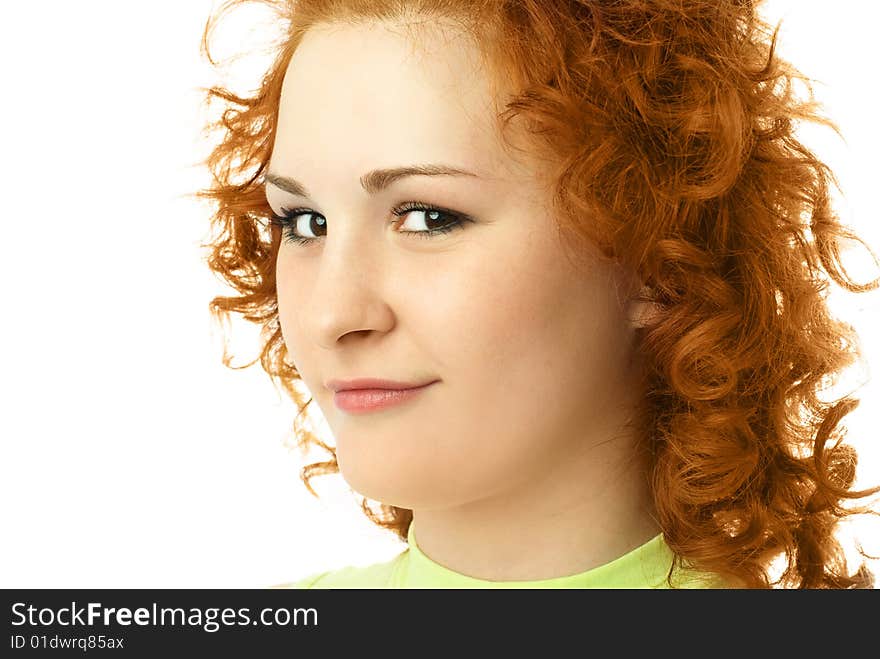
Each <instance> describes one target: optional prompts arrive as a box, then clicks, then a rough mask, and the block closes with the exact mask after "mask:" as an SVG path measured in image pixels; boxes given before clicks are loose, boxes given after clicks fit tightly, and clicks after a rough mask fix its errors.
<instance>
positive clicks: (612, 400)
mask: <svg viewBox="0 0 880 659" xmlns="http://www.w3.org/2000/svg"><path fill="white" fill-rule="evenodd" d="M421 34H423V35H424V36H423V37H421V38H419V39H417V40H416V41H414V40H413V39H412V37H408V36H407V35H406V34H404V33H403V31H401V30H396V31H393V30H391V29H386V28H384V27H381V26H378V25H370V26H358V27H355V26H333V27H328V26H322V27H320V28H317V29H313V30H311V31H310V32H309V33H308V34H307V36H306V37H305V39H304V40H303V42H302V44H301V46H300V47H299V49H298V50H297V52H296V54H295V56H294V57H293V60H292V61H291V63H290V67H289V69H288V71H287V74H286V78H285V80H284V86H283V90H282V96H281V104H280V109H279V110H280V114H279V125H278V132H277V137H276V141H275V145H274V150H273V156H272V161H271V167H270V174H272V175H274V176H277V177H285V178H289V179H295V180H296V181H299V182H300V183H301V184H302V186H303V187H304V191H301V192H304V194H302V195H295V194H291V193H290V192H287V191H284V190H283V189H282V187H290V186H289V185H284V184H282V186H281V187H279V186H277V185H273V184H267V188H266V194H267V197H268V200H269V202H270V204H271V206H272V208H273V210H274V212H275V213H276V214H281V213H282V208H286V209H308V210H309V213H306V214H302V215H299V216H298V218H297V219H296V221H295V222H294V226H291V227H288V228H286V229H285V230H284V237H283V238H282V243H281V246H280V248H279V252H278V257H277V292H278V310H279V316H280V323H281V329H282V333H283V337H284V341H285V343H286V346H287V349H288V352H289V358H290V359H291V360H292V361H293V363H294V364H295V365H296V366H297V368H298V369H299V372H300V373H301V375H302V377H303V380H304V382H305V384H306V386H307V387H308V389H309V390H310V392H311V393H312V395H313V396H314V398H315V399H316V402H317V403H318V405H319V406H320V408H321V410H322V412H323V414H324V416H325V418H326V420H327V423H328V424H329V427H330V429H331V430H332V432H333V437H334V439H335V441H336V446H337V458H338V461H339V467H340V470H341V472H342V475H343V477H344V478H345V479H346V481H347V482H348V483H349V485H350V486H351V487H352V488H353V489H355V490H356V491H358V492H360V493H361V494H363V495H365V496H367V497H370V498H372V499H374V500H377V501H381V502H384V503H388V504H392V505H397V506H401V507H405V508H423V509H428V508H446V507H451V506H456V505H461V504H465V503H468V502H473V501H476V500H478V499H481V498H485V497H489V496H492V495H497V494H503V493H505V492H508V491H512V490H513V489H514V488H522V487H527V486H528V484H529V483H536V482H538V481H539V480H540V479H541V478H548V477H550V476H551V475H553V474H557V473H561V470H562V469H564V468H565V466H566V464H567V463H569V462H570V461H572V460H575V459H577V458H578V457H583V456H585V455H588V454H590V452H591V451H597V450H598V449H597V446H596V445H597V444H598V443H600V442H603V441H605V440H608V439H609V437H611V436H613V435H614V433H615V432H616V431H617V430H618V425H617V424H619V422H620V419H621V409H625V406H624V401H631V399H632V396H633V395H634V393H635V392H634V391H633V387H634V384H633V382H634V379H633V373H632V365H631V360H630V357H631V350H632V330H631V327H630V325H629V324H628V323H627V320H626V316H625V310H624V309H623V308H622V307H621V304H620V302H619V296H620V297H622V296H623V291H622V289H621V291H620V292H619V291H618V288H619V286H620V285H621V283H622V280H621V278H620V273H618V272H617V269H616V268H613V267H611V266H609V265H608V264H606V263H604V262H602V261H600V260H599V259H598V258H595V257H594V256H591V257H590V258H589V259H587V261H586V265H583V264H582V265H581V266H580V267H576V266H575V265H574V264H573V262H571V261H570V260H569V259H567V258H566V255H565V253H564V251H563V246H562V243H561V241H560V237H559V235H558V234H557V231H556V228H555V224H554V220H553V217H552V215H551V214H550V213H549V211H548V208H547V207H548V203H549V196H548V192H547V189H546V188H545V187H542V186H541V185H540V184H539V183H538V179H537V178H536V172H535V170H533V169H530V167H529V166H527V165H526V164H523V163H520V162H516V161H514V160H513V159H512V158H511V157H510V156H509V155H508V154H507V153H506V152H505V151H504V150H503V148H502V146H501V143H500V141H499V137H498V134H497V132H496V124H495V118H494V116H493V112H494V110H493V107H494V105H493V101H494V99H493V97H492V96H491V93H490V91H489V83H488V80H487V78H486V76H485V74H484V72H483V71H482V70H481V69H480V67H479V64H478V57H477V51H476V50H475V47H474V46H472V45H471V44H470V42H469V41H467V40H466V39H465V38H463V37H457V36H454V33H453V32H444V31H441V30H440V29H439V28H438V29H432V30H428V29H423V30H422V32H421ZM411 165H444V166H448V167H454V168H458V169H461V170H466V171H468V172H472V173H473V174H474V175H473V176H468V175H438V176H424V175H421V176H407V177H404V178H399V179H396V180H394V181H387V180H386V181H385V182H386V183H387V186H377V187H379V188H380V189H377V190H372V191H371V192H367V191H366V190H365V189H364V188H363V187H362V185H361V180H362V177H363V176H364V174H365V173H367V172H369V171H371V170H376V169H382V168H396V167H404V166H411ZM377 181H378V182H380V183H381V177H379V179H377V180H373V181H372V182H373V183H374V184H375V183H376V182H377ZM412 201H414V202H421V203H423V204H425V205H427V206H430V207H439V208H440V209H443V210H444V211H452V212H454V213H457V214H460V215H465V216H467V217H468V218H470V219H469V220H465V221H463V222H462V224H461V225H460V226H457V227H455V228H453V229H452V230H451V231H449V232H446V233H436V234H435V235H428V234H426V233H425V232H426V231H428V230H431V229H434V228H437V227H445V226H447V225H450V224H451V223H452V222H453V218H451V216H449V215H446V214H444V215H439V216H437V215H433V214H432V213H430V212H426V211H423V210H410V211H406V212H404V213H403V214H402V215H401V216H400V217H397V216H395V215H394V214H393V212H392V211H393V209H395V208H396V207H397V206H398V205H400V204H402V203H404V202H412ZM292 231H295V232H296V234H297V235H298V236H302V237H306V238H309V237H312V238H314V240H313V241H312V242H311V243H308V244H295V243H293V242H291V241H290V240H289V238H290V232H292ZM406 232H411V233H406ZM362 377H372V378H384V379H391V380H398V381H404V382H411V383H424V382H429V381H435V383H434V384H432V385H431V386H429V387H427V388H425V389H423V390H422V391H421V392H419V393H418V395H416V396H415V397H413V398H411V399H409V400H407V401H406V402H404V403H401V404H398V405H396V406H392V407H387V408H384V409H381V410H374V411H369V412H352V411H346V410H344V409H341V408H340V407H337V405H336V404H334V392H333V391H332V390H331V389H329V388H328V387H327V385H326V383H327V381H328V380H331V379H352V378H362Z"/></svg>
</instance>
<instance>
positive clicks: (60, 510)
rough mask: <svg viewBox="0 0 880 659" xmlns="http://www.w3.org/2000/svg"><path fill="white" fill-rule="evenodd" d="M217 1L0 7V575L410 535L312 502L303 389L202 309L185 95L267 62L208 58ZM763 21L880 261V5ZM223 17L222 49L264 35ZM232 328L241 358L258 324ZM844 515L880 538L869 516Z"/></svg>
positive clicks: (155, 571) (167, 572) (872, 457)
mask: <svg viewBox="0 0 880 659" xmlns="http://www.w3.org/2000/svg"><path fill="white" fill-rule="evenodd" d="M215 5H216V3H212V2H210V1H208V0H187V2H180V1H178V0H161V1H159V0H156V1H154V2H150V3H129V2H110V1H103V2H101V1H97V0H81V1H79V2H65V1H61V0H55V1H54V2H39V3H36V2H34V3H24V2H16V3H11V2H6V3H2V5H0V62H2V72H3V75H2V87H0V94H2V103H0V127H2V131H3V139H2V154H3V155H2V158H0V173H2V177H0V181H2V186H3V187H2V192H3V203H2V209H3V222H2V225H0V226H2V246H3V247H2V254H3V259H2V265H0V268H2V272H3V279H4V297H3V322H2V324H0V327H2V330H0V332H2V335H0V349H2V351H3V360H2V369H3V371H2V380H0V386H2V392H0V393H2V410H3V411H2V414H0V442H2V444H0V445H2V455H0V528H2V531H0V534H2V542H0V587H6V588H11V587H16V588H19V587H20V588H26V587H34V588H46V587H72V588H75V587H95V588H97V587H109V588H122V587H262V586H267V585H271V584H275V583H279V582H282V581H288V580H291V579H294V578H297V577H299V576H303V575H305V574H309V573H311V572H314V571H317V570H322V569H329V568H333V567H339V566H342V565H346V564H368V563H371V562H375V561H379V560H386V559H388V558H390V557H391V556H393V555H394V554H396V553H397V552H398V551H400V550H401V549H402V548H403V544H402V543H401V542H399V541H397V540H396V539H395V538H394V537H393V536H392V535H391V534H390V533H388V532H385V531H381V530H380V529H378V528H377V527H375V526H373V525H372V524H371V523H370V522H369V521H368V520H366V518H365V517H364V516H363V515H362V513H361V512H360V510H359V509H358V507H357V505H356V498H355V496H354V495H353V494H350V493H349V492H348V490H347V488H346V486H345V485H344V483H342V482H341V478H340V477H339V476H335V477H329V478H323V479H322V478H318V479H316V480H314V481H313V483H315V484H316V485H317V487H318V489H319V491H320V492H321V493H322V499H321V500H320V501H319V500H316V499H314V498H313V497H311V496H310V495H309V494H308V493H307V492H306V490H305V488H304V486H303V485H302V484H301V482H300V480H299V477H298V470H299V467H300V465H301V458H300V457H299V455H298V454H297V453H294V452H290V451H289V450H288V449H286V448H285V445H284V442H285V439H286V438H288V437H289V431H290V428H291V426H292V422H293V418H294V415H295V408H294V407H293V404H292V403H291V402H290V401H288V400H287V399H286V397H283V396H282V395H281V394H279V393H278V392H277V391H276V390H275V389H274V387H273V386H272V384H271V381H270V380H269V378H268V376H266V375H265V374H264V373H263V371H262V370H261V369H260V367H259V365H258V364H257V365H254V366H252V367H250V368H249V369H245V370H241V371H233V370H230V369H227V368H226V367H224V366H223V365H222V364H221V362H220V358H221V340H220V333H219V328H217V327H216V326H214V325H213V324H212V321H211V319H210V316H209V313H208V310H207V304H208V301H209V300H210V299H211V298H212V297H213V296H214V295H217V294H222V293H225V292H227V291H226V290H225V289H224V287H223V284H222V283H221V282H220V281H219V280H218V279H216V278H215V277H214V276H213V275H212V274H210V273H209V271H208V269H207V266H206V265H205V264H204V262H203V258H204V256H205V254H206V252H205V250H203V249H202V248H201V247H200V243H201V242H203V241H204V240H205V239H206V238H207V236H208V216H209V212H210V211H209V208H208V207H206V206H204V205H202V204H201V203H200V202H196V201H194V200H192V199H191V198H187V197H186V196H185V195H187V194H188V193H191V192H193V191H195V190H196V189H198V188H200V187H203V186H204V185H206V184H207V182H208V178H207V173H206V172H205V171H204V170H202V169H200V168H199V167H198V166H197V163H198V162H199V160H200V158H203V157H204V155H206V153H207V148H208V146H209V145H208V144H207V143H206V142H205V141H203V140H202V139H201V138H200V137H199V131H200V129H201V124H202V122H203V120H204V118H205V116H206V115H205V112H204V110H202V109H201V107H200V103H201V100H202V94H201V92H199V91H198V89H197V87H200V86H210V85H211V84H216V83H218V82H223V83H229V84H233V85H235V86H236V89H237V90H238V91H240V92H243V93H247V92H249V91H251V90H252V89H254V88H255V87H256V85H257V84H258V83H257V78H256V75H257V72H258V70H259V69H260V67H261V66H263V65H265V63H266V61H267V60H265V59H262V60H261V59H260V58H259V56H257V57H256V58H253V59H251V60H241V61H239V62H234V63H232V64H231V65H230V68H229V69H228V70H227V72H226V73H215V72H214V71H213V70H211V69H210V68H209V67H208V65H207V63H206V62H205V61H204V60H203V59H202V57H201V55H200V53H199V42H200V38H201V34H202V29H203V26H204V22H205V20H206V18H207V17H208V15H209V13H210V12H211V10H212V7H214V6H215ZM764 13H765V16H767V17H769V18H771V19H773V22H774V23H775V19H777V18H779V17H782V16H785V17H786V20H785V22H784V24H783V26H782V37H781V47H780V52H781V53H782V54H783V55H784V56H786V57H788V58H789V59H792V60H793V61H794V62H795V63H796V64H797V65H798V66H799V68H800V69H801V70H802V71H804V72H805V73H807V75H810V76H811V77H813V78H814V79H817V80H818V81H820V83H824V84H820V83H817V85H816V86H815V88H814V90H815V92H816V95H817V97H818V98H819V99H820V100H822V101H824V102H825V107H826V109H827V111H828V113H829V114H830V115H831V116H832V117H833V118H834V119H835V120H837V122H838V123H839V125H840V126H841V128H842V130H843V132H844V135H845V137H846V138H847V143H842V142H840V141H839V140H837V139H836V138H835V137H834V134H833V133H832V132H831V131H830V130H828V129H811V130H809V131H807V130H806V128H805V129H804V132H803V133H802V137H803V139H804V140H805V141H807V142H808V144H809V145H810V146H811V147H812V148H814V149H815V150H816V151H817V152H818V153H819V154H820V156H822V157H824V159H825V160H826V161H827V162H828V163H829V164H830V165H831V167H832V169H834V171H836V172H837V174H838V176H839V179H840V181H841V186H842V188H843V190H844V193H845V195H846V198H845V199H839V200H838V210H839V212H840V214H841V217H842V218H843V219H844V221H845V222H847V223H849V224H851V225H853V226H854V227H855V228H856V229H857V230H858V231H860V233H861V235H862V236H863V237H864V238H865V239H866V240H867V241H868V243H869V244H871V245H872V247H873V248H874V250H875V252H877V253H878V255H880V226H878V213H877V205H876V192H877V179H878V176H877V174H878V166H877V164H876V162H877V161H876V154H877V152H878V149H880V140H878V137H877V132H876V129H875V117H876V107H877V105H876V103H877V100H878V98H877V92H876V88H875V85H874V84H872V83H871V81H870V79H871V78H872V77H873V75H874V71H875V68H876V66H875V65H872V64H871V63H870V62H869V61H867V60H866V59H865V57H866V55H865V53H867V54H868V55H870V56H871V57H873V56H874V54H875V50H876V43H875V31H876V25H877V22H878V19H880V10H878V9H877V5H876V4H875V3H871V2H864V1H863V0H847V1H844V0H838V2H836V3H834V7H833V10H832V9H831V6H830V5H829V4H828V3H827V2H826V1H821V2H820V1H809V2H807V1H804V0H787V1H784V2H783V1H779V0H777V1H775V2H772V3H769V4H768V5H767V6H766V8H765V10H764ZM233 16H238V18H232V19H230V20H229V21H228V22H227V23H225V24H224V27H223V29H222V30H221V33H220V34H218V36H222V38H221V40H219V41H218V52H217V55H218V56H220V57H225V56H227V55H231V54H233V52H235V50H236V49H238V48H239V47H245V48H253V47H259V46H260V38H261V36H260V35H261V34H265V33H266V31H265V30H264V31H263V32H262V33H261V32H260V30H259V29H257V31H256V32H254V33H250V34H248V33H247V30H248V29H249V28H250V27H251V26H252V25H253V22H252V19H251V18H249V15H248V14H247V13H237V14H233ZM255 20H257V21H261V20H263V19H262V18H259V17H255ZM254 35H256V36H254ZM224 43H226V44H232V46H233V47H230V48H223V47H221V46H222V45H223V44H224ZM861 262H863V263H867V264H868V265H870V261H869V260H867V259H861ZM860 272H861V274H860ZM853 274H854V275H855V276H856V277H857V278H858V279H860V280H862V281H866V280H867V279H868V278H869V277H870V276H872V275H873V276H876V275H877V272H876V271H874V270H870V269H865V270H863V271H854V272H853ZM849 298H851V299H852V302H851V303H849V304H844V303H838V302H835V300H837V299H838V297H833V298H832V302H834V304H835V305H836V306H835V307H834V308H835V309H836V310H838V311H839V313H841V314H845V316H846V318H847V320H849V321H850V322H852V323H853V324H854V325H855V326H856V327H857V329H858V330H859V331H860V332H861V334H862V340H863V346H862V347H863V351H864V353H865V357H866V360H867V364H868V365H869V367H870V368H869V369H868V370H867V371H864V370H863V371H860V372H859V378H861V381H866V380H868V378H869V377H870V374H871V371H873V372H875V373H876V372H877V370H878V368H880V346H878V341H877V336H878V335H880V332H878V331H877V330H878V328H880V296H878V294H877V293H870V294H863V295H860V296H856V295H850V296H849ZM233 327H234V335H233V342H232V344H231V348H232V351H233V353H234V354H236V355H237V359H236V361H235V363H238V364H240V363H243V362H245V361H249V360H250V359H252V358H253V357H255V356H256V354H257V353H256V346H257V344H256V339H257V336H256V333H255V332H254V331H251V330H249V329H248V327H247V326H246V324H245V323H244V322H243V321H236V323H235V324H234V326H233ZM875 380H876V378H875ZM852 386H855V385H854V384H852ZM858 395H860V397H861V398H862V406H861V407H860V408H859V409H858V410H856V412H854V413H853V414H851V415H850V416H848V417H847V427H848V428H849V434H848V441H850V442H851V443H853V444H855V445H856V446H857V447H858V448H859V450H860V451H861V452H862V462H861V464H860V466H859V472H858V473H859V482H858V483H857V484H858V485H862V486H867V485H868V484H869V483H870V482H872V481H871V479H872V478H873V480H878V479H880V450H878V447H877V435H876V428H877V425H878V421H880V417H878V415H877V411H876V410H877V407H878V402H880V395H878V387H877V383H876V382H870V381H868V382H867V384H866V385H865V386H864V387H863V388H862V389H861V390H860V391H859V392H858ZM853 530H854V531H856V532H858V533H860V534H862V535H861V536H860V537H861V539H862V541H863V543H865V545H866V548H871V549H873V550H874V551H875V553H876V552H877V551H878V550H880V533H878V530H877V524H876V523H874V524H871V525H870V526H868V525H865V523H862V524H861V525H859V526H858V527H856V528H854V529H853ZM872 567H873V569H874V570H875V572H878V573H880V564H878V562H874V563H872Z"/></svg>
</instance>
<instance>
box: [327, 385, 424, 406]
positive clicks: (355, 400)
mask: <svg viewBox="0 0 880 659" xmlns="http://www.w3.org/2000/svg"><path fill="white" fill-rule="evenodd" d="M432 384H436V381H435V382H430V383H428V384H425V385H422V386H421V387H414V388H412V389H347V390H343V391H337V392H336V393H335V394H333V403H334V404H335V405H336V407H338V408H339V409H341V410H342V411H344V412H352V413H359V412H375V411H377V410H383V409H386V408H388V407H393V406H394V405H400V404H401V403H405V402H406V401H408V400H411V399H413V398H415V397H417V396H419V395H420V394H421V393H422V391H424V390H425V389H427V388H428V387H430V386H431V385H432Z"/></svg>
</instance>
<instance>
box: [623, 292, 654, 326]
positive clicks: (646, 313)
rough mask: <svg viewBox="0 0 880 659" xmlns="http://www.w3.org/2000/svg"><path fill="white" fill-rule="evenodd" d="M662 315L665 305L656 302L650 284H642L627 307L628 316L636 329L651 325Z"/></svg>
mask: <svg viewBox="0 0 880 659" xmlns="http://www.w3.org/2000/svg"><path fill="white" fill-rule="evenodd" d="M662 315H663V307H662V306H660V305H659V304H657V303H656V302H654V291H653V289H652V288H651V287H650V286H642V287H641V289H639V292H638V293H637V294H636V296H635V297H634V298H632V299H631V300H630V302H629V306H628V307H627V318H628V319H629V322H630V323H631V324H632V326H633V328H634V329H639V328H643V327H650V326H651V325H654V324H655V323H656V322H657V321H658V320H659V319H660V317H661V316H662Z"/></svg>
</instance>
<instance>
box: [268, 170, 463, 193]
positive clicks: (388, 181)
mask: <svg viewBox="0 0 880 659" xmlns="http://www.w3.org/2000/svg"><path fill="white" fill-rule="evenodd" d="M407 176H473V177H474V178H480V176H479V175H477V174H474V173H473V172H469V171H467V170H465V169H461V168H459V167H450V166H448V165H434V164H432V165H409V166H405V167H391V168H387V169H374V170H373V171H371V172H367V173H366V174H364V175H363V176H361V179H360V181H361V187H362V188H363V189H364V190H366V191H367V192H368V193H369V194H376V193H377V192H381V191H382V190H384V189H385V188H387V187H389V186H390V185H392V184H393V183H395V182H396V181H398V180H400V179H402V178H406V177H407ZM266 182H267V183H271V184H272V185H274V186H275V187H277V188H280V189H281V190H284V191H285V192H289V193H290V194H293V195H296V196H298V197H309V196H310V195H309V191H308V190H306V187H305V186H304V185H303V184H302V183H300V182H299V181H297V180H296V179H293V178H290V177H289V176H280V175H278V174H274V173H271V172H270V173H268V174H266Z"/></svg>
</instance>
